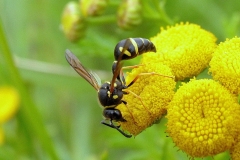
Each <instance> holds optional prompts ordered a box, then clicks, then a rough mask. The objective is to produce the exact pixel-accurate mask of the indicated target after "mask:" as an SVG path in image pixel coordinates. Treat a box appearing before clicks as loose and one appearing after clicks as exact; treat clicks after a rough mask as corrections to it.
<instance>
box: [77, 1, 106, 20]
mask: <svg viewBox="0 0 240 160" xmlns="http://www.w3.org/2000/svg"><path fill="white" fill-rule="evenodd" d="M107 4H108V0H80V8H81V10H82V12H83V15H84V16H86V17H87V16H98V15H101V14H102V13H103V11H104V10H105V8H106V7H107Z"/></svg>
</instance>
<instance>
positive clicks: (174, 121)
mask: <svg viewBox="0 0 240 160" xmlns="http://www.w3.org/2000/svg"><path fill="white" fill-rule="evenodd" d="M239 116H240V106H239V104H238V103H237V99H236V97H234V96H233V95H232V94H231V93H230V92H229V91H228V90H227V89H226V88H224V87H223V86H222V85H220V84H219V83H218V82H216V81H214V80H207V79H202V80H191V81H190V82H189V83H187V84H184V85H183V86H181V87H180V88H179V89H178V91H177V92H176V94H175V95H174V97H173V100H172V101H171V103H170V104H169V109H168V114H167V116H166V117H167V119H168V123H167V132H168V133H169V136H170V137H172V139H173V141H174V143H175V144H176V146H178V147H179V148H180V149H181V150H183V151H184V152H186V153H187V154H189V155H190V156H192V157H206V156H213V155H216V154H218V153H221V152H224V151H226V150H229V149H230V148H231V147H232V145H233V144H234V143H235V139H236V136H237V135H238V133H239V130H240V125H239V124H240V119H239Z"/></svg>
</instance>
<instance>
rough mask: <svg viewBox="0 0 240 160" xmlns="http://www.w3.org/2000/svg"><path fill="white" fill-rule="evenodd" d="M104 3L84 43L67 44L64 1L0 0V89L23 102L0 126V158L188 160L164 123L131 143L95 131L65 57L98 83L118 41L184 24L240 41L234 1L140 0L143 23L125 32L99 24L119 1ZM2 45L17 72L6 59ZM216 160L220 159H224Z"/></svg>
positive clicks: (97, 114) (87, 98)
mask: <svg viewBox="0 0 240 160" xmlns="http://www.w3.org/2000/svg"><path fill="white" fill-rule="evenodd" d="M109 1H110V4H109V6H108V8H107V10H106V11H105V12H104V14H103V15H102V16H100V17H94V18H89V20H88V25H87V28H86V30H85V37H83V38H82V39H81V40H80V41H78V42H77V43H71V42H69V41H68V40H67V38H66V37H65V36H64V34H63V33H62V31H61V30H60V24H61V15H62V12H63V9H64V6H65V5H66V3H67V2H69V1H67V0H61V1H54V0H18V1H16V0H1V1H0V16H1V17H0V18H1V21H0V25H1V28H2V29H3V34H1V37H0V38H1V40H0V47H1V48H0V86H2V85H6V84H8V85H13V86H15V87H16V88H17V89H18V90H19V91H20V93H21V96H22V97H21V98H22V99H21V101H22V103H21V105H20V111H19V112H18V114H17V115H16V117H15V118H13V119H12V120H11V121H9V122H7V123H6V124H4V130H5V136H6V137H5V138H6V140H5V144H4V145H3V146H1V147H0V159H20V160H28V159H64V160H72V159H73V160H78V159H83V160H98V159H111V160H112V159H114V160H115V159H116V160H118V159H121V160H140V159H143V160H146V159H148V160H150V159H151V160H152V159H164V160H182V159H189V157H188V156H187V155H186V154H185V153H183V152H182V151H179V150H178V148H177V147H175V145H174V144H173V143H172V140H171V138H169V137H167V134H166V133H165V124H166V119H162V120H161V122H160V123H159V124H156V125H153V126H152V127H150V128H148V129H146V130H145V131H143V132H142V133H141V134H140V135H138V136H137V137H136V138H131V139H127V138H125V137H124V136H122V135H120V134H119V133H118V132H117V131H116V130H113V129H111V128H109V127H106V126H103V125H101V124H100V121H101V120H102V119H103V117H102V115H101V114H102V109H101V108H100V107H98V106H99V104H98V101H97V94H96V91H95V90H94V89H93V88H92V86H90V85H89V84H88V83H87V82H85V81H84V80H83V79H82V78H81V77H80V76H78V75H77V73H75V72H74V71H73V70H72V69H71V68H70V66H69V64H68V63H67V62H66V60H65V56H64V51H65V50H66V49H67V48H69V49H70V50H72V51H73V52H74V53H75V54H76V55H77V56H78V57H79V59H80V60H81V61H82V63H83V64H84V65H85V66H86V68H90V69H91V70H94V71H96V72H97V73H98V74H99V76H100V77H101V79H102V80H103V81H105V80H110V79H111V65H112V61H113V49H114V47H115V45H116V44H117V42H118V41H119V40H121V39H125V38H127V37H145V38H150V37H152V36H154V35H155V34H156V33H158V32H159V29H160V27H165V26H166V25H171V24H175V23H177V22H181V21H183V22H186V21H188V22H191V23H196V24H198V25H200V26H201V27H202V28H204V29H206V30H208V31H210V32H212V33H214V34H215V35H216V37H217V38H218V42H221V41H224V40H225V39H226V38H232V37H234V36H239V35H240V30H239V28H240V1H239V0H231V1H224V0H218V1H214V0H201V1H193V0H185V1H175V0H168V1H162V0H160V1H157V0H150V1H144V0H142V2H143V1H144V2H143V3H144V5H145V6H143V21H142V23H141V24H140V25H139V26H136V27H135V28H133V29H132V30H127V31H125V30H123V29H121V28H119V27H118V26H117V23H116V19H113V20H109V21H104V17H108V16H112V17H114V16H115V14H116V12H117V8H118V5H119V3H120V0H109ZM156 3H159V4H161V6H160V7H158V6H156V5H155V4H156ZM149 9H150V10H149ZM4 38H6V42H7V43H4V42H5V41H4ZM8 47H9V49H10V52H9V53H11V55H12V56H13V58H14V59H15V62H16V63H15V64H16V67H17V70H15V71H14V69H13V68H11V65H9V58H7V56H6V54H5V53H6V52H8V49H7V48H8ZM138 61H139V58H136V59H134V60H131V61H128V62H126V64H130V65H133V64H137V62H138ZM16 71H17V72H19V73H20V77H19V76H18V74H17V73H16ZM22 82H23V83H22ZM196 159H198V158H196ZM199 159H200V158H199ZM203 159H204V160H205V159H212V157H208V158H203ZM214 159H215V160H226V159H229V154H228V153H222V154H219V155H217V156H214Z"/></svg>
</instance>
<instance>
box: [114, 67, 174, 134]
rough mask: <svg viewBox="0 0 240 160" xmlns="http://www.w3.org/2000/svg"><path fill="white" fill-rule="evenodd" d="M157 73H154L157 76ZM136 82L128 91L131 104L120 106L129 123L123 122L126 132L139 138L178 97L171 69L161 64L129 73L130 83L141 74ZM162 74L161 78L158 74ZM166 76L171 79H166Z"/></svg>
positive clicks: (122, 125)
mask: <svg viewBox="0 0 240 160" xmlns="http://www.w3.org/2000/svg"><path fill="white" fill-rule="evenodd" d="M153 72H154V73H153ZM144 73H147V75H141V76H139V78H138V79H137V80H136V81H135V83H134V84H133V85H132V86H130V87H128V88H127V89H126V90H125V91H127V92H129V94H127V95H124V101H126V102H127V104H126V105H125V104H120V105H118V106H117V109H119V110H120V111H121V113H122V116H123V118H124V119H125V120H126V122H119V123H120V125H121V127H122V129H123V130H127V131H129V132H130V133H131V134H133V135H134V136H136V135H137V134H139V133H140V132H142V131H143V130H144V129H146V128H147V127H149V126H151V125H152V124H153V123H154V122H156V121H157V120H158V119H160V118H161V117H162V115H164V114H165V113H166V106H167V105H168V104H169V102H170V101H171V99H172V97H173V95H174V91H173V90H174V88H175V84H176V83H175V81H174V79H173V78H171V77H172V72H171V70H170V68H169V67H168V66H166V65H163V64H160V63H149V64H144V65H142V66H139V67H138V68H134V69H133V70H132V72H131V73H128V76H127V79H126V82H127V84H129V83H130V82H131V81H132V80H133V79H135V78H136V77H137V76H138V75H139V74H144ZM158 74H161V75H158ZM162 75H166V76H171V77H164V76H162Z"/></svg>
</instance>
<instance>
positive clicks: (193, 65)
mask: <svg viewBox="0 0 240 160" xmlns="http://www.w3.org/2000/svg"><path fill="white" fill-rule="evenodd" d="M151 41H152V42H153V43H154V44H155V46H156V49H157V54H155V53H150V54H144V55H143V59H142V63H145V62H146V63H148V61H149V59H154V60H155V62H162V63H163V64H166V65H167V66H169V67H170V68H171V69H172V72H173V74H174V76H175V77H176V79H177V80H183V79H185V78H187V77H193V76H195V75H198V74H199V73H200V72H201V71H202V70H203V69H204V68H206V67H207V66H208V63H209V61H210V60H211V58H212V53H213V52H214V50H215V48H216V37H215V36H214V35H213V34H212V33H210V32H208V31H206V30H204V29H202V28H200V26H198V25H196V24H189V23H186V24H184V23H180V24H177V25H175V26H172V27H167V29H166V30H165V29H163V28H161V32H160V33H159V34H157V35H156V36H155V37H153V38H151Z"/></svg>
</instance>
